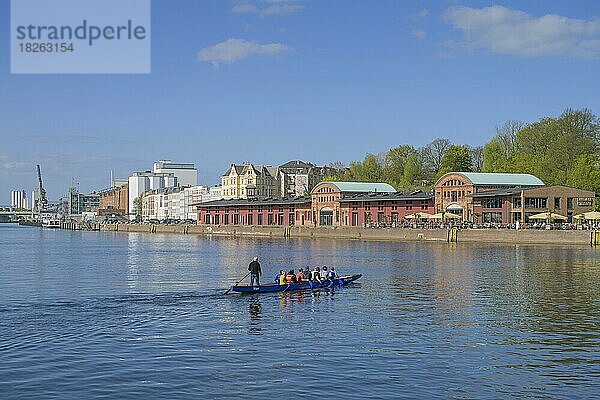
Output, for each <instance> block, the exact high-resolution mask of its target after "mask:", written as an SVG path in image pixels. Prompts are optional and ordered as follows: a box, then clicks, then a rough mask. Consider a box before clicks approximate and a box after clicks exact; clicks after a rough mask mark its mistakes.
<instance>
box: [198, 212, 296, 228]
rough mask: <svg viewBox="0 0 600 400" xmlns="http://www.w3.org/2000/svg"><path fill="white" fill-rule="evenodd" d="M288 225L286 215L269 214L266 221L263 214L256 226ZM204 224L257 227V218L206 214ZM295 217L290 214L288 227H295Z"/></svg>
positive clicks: (249, 215) (259, 215)
mask: <svg viewBox="0 0 600 400" xmlns="http://www.w3.org/2000/svg"><path fill="white" fill-rule="evenodd" d="M265 222H266V225H286V221H285V214H282V213H280V214H271V213H269V214H267V218H266V221H265V219H264V215H263V214H258V215H257V216H256V225H264V224H265ZM204 223H205V224H207V225H221V224H223V225H229V224H233V225H255V218H254V215H253V214H248V215H240V214H224V215H220V214H214V215H211V214H206V215H205V216H204ZM294 223H295V216H294V214H293V213H289V214H288V221H287V224H288V225H294Z"/></svg>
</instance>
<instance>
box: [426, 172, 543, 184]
mask: <svg viewBox="0 0 600 400" xmlns="http://www.w3.org/2000/svg"><path fill="white" fill-rule="evenodd" d="M448 174H460V175H462V176H464V177H465V178H467V179H468V180H470V181H471V182H472V183H473V184H474V185H489V186H492V185H502V186H544V182H542V181H541V179H540V178H538V177H537V176H534V175H531V174H508V173H496V172H448ZM448 174H445V175H444V176H446V175H448ZM442 178H443V177H442ZM442 178H440V179H442ZM438 181H439V179H438Z"/></svg>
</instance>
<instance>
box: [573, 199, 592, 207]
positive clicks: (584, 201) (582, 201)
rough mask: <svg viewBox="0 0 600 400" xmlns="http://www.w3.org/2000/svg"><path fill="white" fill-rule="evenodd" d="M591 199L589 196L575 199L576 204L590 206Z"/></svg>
mask: <svg viewBox="0 0 600 400" xmlns="http://www.w3.org/2000/svg"><path fill="white" fill-rule="evenodd" d="M593 201H594V199H592V198H591V197H580V198H578V199H577V205H578V206H582V207H586V206H591V205H592V203H593Z"/></svg>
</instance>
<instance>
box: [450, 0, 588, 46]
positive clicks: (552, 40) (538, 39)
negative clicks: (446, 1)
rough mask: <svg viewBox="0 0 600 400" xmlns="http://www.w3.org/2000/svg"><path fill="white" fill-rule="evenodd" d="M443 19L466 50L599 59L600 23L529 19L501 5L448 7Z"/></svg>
mask: <svg viewBox="0 0 600 400" xmlns="http://www.w3.org/2000/svg"><path fill="white" fill-rule="evenodd" d="M442 17H443V19H444V20H445V21H446V22H447V23H449V24H450V25H452V26H453V27H454V28H456V29H458V30H460V31H462V33H463V41H461V42H459V43H457V44H458V45H459V46H460V47H463V48H465V49H467V50H469V51H473V50H478V49H483V50H488V51H490V52H492V53H498V54H509V55H516V56H524V57H540V56H575V57H583V58H598V57H600V20H581V19H574V18H567V17H563V16H560V15H554V14H547V15H544V16H541V17H535V16H531V15H529V14H527V13H525V12H523V11H519V10H512V9H510V8H506V7H503V6H492V7H485V8H480V9H478V8H470V7H464V6H456V7H450V8H448V9H447V10H445V11H444V13H443V15H442Z"/></svg>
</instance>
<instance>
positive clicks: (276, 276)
mask: <svg viewBox="0 0 600 400" xmlns="http://www.w3.org/2000/svg"><path fill="white" fill-rule="evenodd" d="M280 278H281V274H277V275H275V279H274V280H273V282H275V283H279V279H280Z"/></svg>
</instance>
